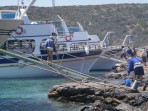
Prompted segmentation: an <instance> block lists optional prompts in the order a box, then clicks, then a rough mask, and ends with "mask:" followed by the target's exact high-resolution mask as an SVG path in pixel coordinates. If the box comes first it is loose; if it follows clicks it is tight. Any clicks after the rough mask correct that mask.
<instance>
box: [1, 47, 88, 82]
mask: <svg viewBox="0 0 148 111" xmlns="http://www.w3.org/2000/svg"><path fill="white" fill-rule="evenodd" d="M0 53H3V54H6V55H9V56H12V57H16V58H18V59H21V60H24V61H27V62H29V63H31V64H32V65H31V64H25V65H29V66H30V67H35V68H38V69H41V70H46V71H51V72H53V74H59V75H62V76H64V77H68V78H71V79H72V78H74V79H77V80H84V79H87V78H88V77H87V74H83V73H81V72H78V71H75V70H72V69H70V68H67V67H64V66H61V65H58V64H55V63H50V64H49V65H48V64H47V62H45V61H43V60H42V59H40V58H38V57H32V56H30V57H28V56H27V57H25V56H24V55H20V54H16V53H12V52H9V51H6V50H3V49H0ZM19 63H21V62H19ZM22 64H24V63H22Z"/></svg>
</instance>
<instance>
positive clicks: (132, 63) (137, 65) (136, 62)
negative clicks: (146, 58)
mask: <svg viewBox="0 0 148 111" xmlns="http://www.w3.org/2000/svg"><path fill="white" fill-rule="evenodd" d="M128 74H129V75H131V74H133V76H134V80H138V79H140V83H141V85H142V82H143V75H144V69H143V65H142V60H141V59H139V58H138V57H136V52H135V51H132V53H131V59H130V60H129V63H128Z"/></svg>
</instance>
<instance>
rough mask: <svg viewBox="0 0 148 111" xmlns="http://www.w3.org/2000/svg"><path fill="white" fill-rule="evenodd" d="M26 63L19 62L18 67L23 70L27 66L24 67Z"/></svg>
mask: <svg viewBox="0 0 148 111" xmlns="http://www.w3.org/2000/svg"><path fill="white" fill-rule="evenodd" d="M24 63H25V61H24V60H19V61H18V67H19V68H23V67H24V66H25V65H24Z"/></svg>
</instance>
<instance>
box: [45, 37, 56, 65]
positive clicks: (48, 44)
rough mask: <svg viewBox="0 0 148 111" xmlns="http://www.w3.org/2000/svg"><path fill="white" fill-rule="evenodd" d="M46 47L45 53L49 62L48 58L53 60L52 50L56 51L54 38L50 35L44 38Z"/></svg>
mask: <svg viewBox="0 0 148 111" xmlns="http://www.w3.org/2000/svg"><path fill="white" fill-rule="evenodd" d="M46 49H47V54H48V57H47V61H48V62H49V60H50V61H51V62H52V60H53V52H56V47H55V43H54V38H53V37H52V36H50V37H49V38H48V39H47V40H46Z"/></svg>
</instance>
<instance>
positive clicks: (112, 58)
mask: <svg viewBox="0 0 148 111" xmlns="http://www.w3.org/2000/svg"><path fill="white" fill-rule="evenodd" d="M114 33H115V32H113V31H109V32H107V33H106V35H105V37H104V39H103V40H102V41H101V48H102V50H103V53H102V56H100V57H99V59H98V61H97V62H96V63H95V64H94V65H93V67H92V68H91V71H111V70H112V69H113V68H114V67H115V65H116V64H121V63H122V64H125V63H126V61H124V60H121V58H120V55H121V52H122V46H124V47H128V46H133V41H132V39H131V35H126V36H125V37H124V39H123V42H122V43H121V45H116V46H110V45H109V39H108V38H109V37H110V34H114Z"/></svg>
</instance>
